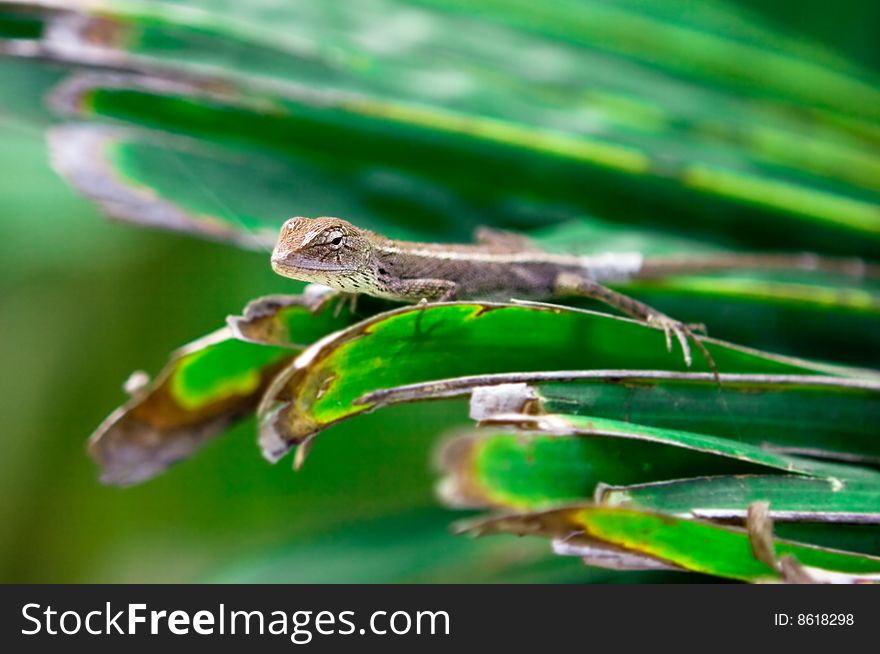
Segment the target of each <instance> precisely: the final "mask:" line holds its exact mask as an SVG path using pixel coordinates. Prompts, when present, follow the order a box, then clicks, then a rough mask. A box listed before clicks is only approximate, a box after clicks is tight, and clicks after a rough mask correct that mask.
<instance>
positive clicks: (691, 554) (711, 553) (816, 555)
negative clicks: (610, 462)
mask: <svg viewBox="0 0 880 654" xmlns="http://www.w3.org/2000/svg"><path fill="white" fill-rule="evenodd" d="M464 530H465V531H467V532H470V533H474V534H476V535H483V534H492V533H515V534H529V535H538V536H544V537H547V538H551V539H554V540H556V541H559V542H561V543H562V544H564V546H565V548H566V549H567V550H568V551H569V552H571V553H577V550H578V548H579V547H583V548H584V549H585V550H589V549H590V548H592V547H598V548H605V549H607V548H614V549H616V550H617V551H619V550H621V549H622V550H623V551H624V552H626V553H635V554H639V555H642V556H645V557H648V558H650V559H656V560H658V561H660V562H665V563H667V564H671V565H673V566H677V567H679V568H682V569H685V570H690V571H692V572H702V573H704V574H710V575H714V576H718V577H725V578H728V579H737V580H740V581H751V582H760V581H770V580H779V579H780V577H779V573H778V572H776V571H775V570H773V569H772V568H770V567H769V566H767V565H766V564H764V563H762V562H761V561H758V560H757V559H756V558H755V557H754V555H753V554H752V549H751V545H750V542H749V536H748V534H747V533H746V532H745V531H744V530H742V529H736V528H732V527H721V526H718V525H715V524H711V523H706V522H700V521H696V520H685V519H681V518H674V517H672V516H668V515H663V514H656V513H649V512H643V511H636V510H633V509H622V508H610V507H596V506H571V507H564V508H559V509H553V510H550V511H544V512H539V513H525V514H512V515H506V516H498V517H494V518H487V519H483V520H481V521H477V522H475V523H471V524H470V525H468V526H467V527H465V528H464ZM774 543H775V547H776V554H777V555H778V556H780V557H781V556H785V555H789V556H793V557H794V558H795V559H796V560H797V561H798V562H799V563H800V564H802V565H805V566H811V567H815V568H818V569H821V570H828V571H837V572H839V573H843V574H847V575H857V576H870V577H874V578H880V577H878V575H880V558H877V557H873V556H866V555H858V554H853V553H850V552H843V551H838V550H832V549H828V548H822V547H816V546H811V545H805V544H802V543H796V542H791V541H783V540H779V539H777V540H775V541H774Z"/></svg>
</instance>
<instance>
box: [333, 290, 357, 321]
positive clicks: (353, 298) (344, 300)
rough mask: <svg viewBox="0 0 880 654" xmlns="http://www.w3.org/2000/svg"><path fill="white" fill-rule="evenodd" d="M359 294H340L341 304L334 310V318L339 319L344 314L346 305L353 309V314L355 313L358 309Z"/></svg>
mask: <svg viewBox="0 0 880 654" xmlns="http://www.w3.org/2000/svg"><path fill="white" fill-rule="evenodd" d="M357 299H358V296H357V293H340V294H339V303H338V304H337V305H336V308H335V309H334V310H333V317H334V318H338V317H339V316H340V314H341V313H342V310H343V309H344V308H345V305H346V304H347V305H349V307H350V308H351V312H352V313H354V312H355V310H356V309H357Z"/></svg>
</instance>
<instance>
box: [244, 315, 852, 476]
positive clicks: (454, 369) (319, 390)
mask: <svg viewBox="0 0 880 654" xmlns="http://www.w3.org/2000/svg"><path fill="white" fill-rule="evenodd" d="M663 342H664V339H663V335H662V332H661V331H659V330H657V329H654V328H651V327H647V326H645V325H644V324H641V323H637V322H634V321H630V320H626V319H623V318H615V317H612V316H608V315H604V314H596V313H592V312H586V311H579V310H575V309H570V308H566V307H561V306H555V305H536V304H533V305H517V304H513V305H505V304H491V303H451V304H435V305H428V306H425V307H407V308H403V309H398V310H395V311H390V312H387V313H384V314H380V315H378V316H375V317H373V318H370V319H368V320H364V321H362V322H360V323H358V324H357V325H355V326H353V327H351V328H349V329H347V330H343V331H341V332H339V333H337V334H335V335H334V336H333V337H331V338H327V339H324V340H322V341H321V342H319V343H316V344H315V345H313V346H312V347H311V348H309V349H307V350H306V351H305V352H303V354H302V355H301V356H300V357H298V358H297V360H296V361H295V362H294V364H293V365H291V366H290V367H289V368H288V369H287V370H286V371H285V372H284V373H283V374H281V375H280V376H279V377H278V378H277V379H276V381H275V383H273V385H272V388H271V389H269V391H267V395H266V398H265V399H264V402H263V403H262V411H261V412H262V426H261V444H262V447H263V452H264V454H265V455H266V456H267V457H269V458H270V459H277V458H279V457H280V456H282V455H283V454H284V453H285V452H287V451H288V450H289V449H290V448H291V447H292V446H293V445H297V444H300V443H303V442H304V441H307V440H309V439H310V438H311V437H313V436H314V435H315V434H316V433H317V432H319V431H320V430H322V429H324V428H325V427H327V426H329V425H331V424H333V423H334V422H338V421H339V420H343V419H345V418H348V417H351V416H354V415H357V414H358V413H362V412H364V411H367V410H370V409H371V408H372V405H371V404H369V403H368V402H363V400H361V399H360V398H362V397H363V396H364V395H366V394H367V393H370V392H373V391H376V390H378V389H382V388H392V387H395V386H401V385H404V384H412V383H417V382H425V381H430V380H437V379H444V378H447V377H454V376H463V375H471V374H488V373H501V372H513V371H522V372H526V371H540V370H577V369H607V368H620V369H626V368H642V369H669V370H684V368H685V366H684V362H683V360H682V358H681V357H680V354H679V353H675V354H669V353H667V352H666V351H665V348H664V346H663ZM704 342H705V343H706V346H707V348H708V349H709V350H710V351H711V353H712V356H713V357H714V359H715V362H716V364H717V366H718V368H719V369H720V370H721V371H722V372H725V373H741V372H750V373H805V374H809V373H812V374H822V373H824V374H846V373H847V371H846V370H845V369H842V368H835V367H833V366H827V365H821V364H814V363H810V362H807V361H803V360H797V359H789V358H785V357H779V356H776V355H771V354H765V353H760V352H757V351H752V350H747V349H745V348H740V347H737V346H734V345H730V344H726V343H722V342H719V341H712V340H709V339H707V340H705V341H704ZM694 366H695V368H696V369H698V370H699V369H703V370H706V369H707V366H706V363H705V362H704V361H701V360H699V359H698V360H697V361H695V363H694ZM849 372H850V374H852V371H849Z"/></svg>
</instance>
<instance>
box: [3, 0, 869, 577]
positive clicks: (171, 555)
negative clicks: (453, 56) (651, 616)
mask: <svg viewBox="0 0 880 654" xmlns="http://www.w3.org/2000/svg"><path fill="white" fill-rule="evenodd" d="M740 4H742V5H744V6H745V7H746V8H748V9H750V10H752V11H755V12H757V13H758V14H759V15H762V16H763V17H764V18H765V19H766V20H767V21H769V22H770V23H771V24H774V25H775V26H777V27H779V28H780V29H782V30H784V31H789V32H792V33H801V34H804V35H807V36H808V37H811V38H813V39H815V40H817V41H819V42H823V43H825V44H826V45H828V46H830V47H832V48H834V49H837V50H839V51H841V52H843V53H844V54H846V55H848V56H849V57H850V58H852V59H854V60H857V61H859V62H861V63H862V64H863V65H866V66H867V67H870V68H871V69H873V70H878V69H880V44H878V40H877V34H878V27H880V3H877V2H876V0H865V1H862V0H841V1H839V2H836V3H833V4H829V3H827V2H820V1H818V0H810V1H806V2H800V3H791V2H784V1H781V0H779V1H761V0H742V1H741V2H740ZM21 70H23V68H22V65H21V64H18V63H15V62H11V61H3V60H0V75H2V77H0V79H4V80H7V82H8V81H9V80H14V81H15V84H14V85H11V84H9V83H6V84H4V85H3V86H2V87H0V93H2V94H3V95H4V96H11V95H14V96H16V97H27V95H28V92H29V89H28V88H27V77H26V76H22V75H21V74H20V71H21ZM289 289H290V286H288V283H287V282H285V280H282V279H280V278H278V277H276V276H275V275H274V274H273V273H272V272H271V270H270V269H269V266H268V261H267V257H266V256H265V255H263V254H254V253H246V252H241V251H239V250H236V249H233V248H231V247H228V246H223V245H216V244H212V243H206V242H202V241H198V240H196V239H192V238H188V237H184V236H179V235H174V234H170V233H159V232H152V231H146V230H138V229H136V228H134V227H130V226H125V225H120V224H116V223H112V222H109V221H107V220H106V219H104V218H103V217H102V216H101V214H100V212H99V211H98V209H97V208H96V207H95V206H94V205H93V204H91V203H90V202H88V201H86V200H84V199H82V198H81V197H79V196H78V195H76V194H75V193H74V192H73V191H72V190H70V189H69V188H68V187H67V186H66V185H65V184H64V183H63V182H62V181H61V180H60V179H59V178H58V177H57V176H56V175H55V174H54V173H53V172H52V171H51V170H50V168H49V165H48V161H47V153H46V147H45V142H44V138H43V135H42V133H41V129H40V121H39V118H38V117H35V119H34V121H32V122H28V121H25V120H22V119H19V118H8V119H7V118H4V117H3V116H0V330H2V339H0V361H2V370H3V374H2V375H0V398H2V399H0V402H2V420H0V439H2V452H0V529H2V532H0V533H2V536H0V581H4V582H86V581H88V582H176V581H315V582H347V581H351V582H359V581H532V580H541V581H561V580H567V581H582V580H604V579H607V578H608V577H606V576H605V575H604V574H603V573H600V572H590V571H588V570H586V569H584V568H583V567H582V566H581V564H580V562H579V561H577V560H576V559H565V558H559V557H552V556H550V555H549V552H548V547H547V545H546V543H544V542H530V541H528V540H518V539H514V538H504V537H499V538H496V539H487V540H485V541H471V540H469V539H464V538H458V537H455V536H452V535H451V534H450V533H449V532H448V525H449V523H450V522H452V521H453V520H454V519H458V518H461V517H463V515H465V514H463V513H461V512H452V511H445V510H442V509H440V508H438V507H437V505H436V502H435V499H434V495H433V484H434V483H435V476H434V475H433V473H432V470H431V453H432V449H433V446H434V445H435V443H436V440H437V436H438V434H439V433H440V432H442V431H444V430H446V429H448V428H450V427H452V426H454V425H456V424H460V423H463V421H464V419H465V417H466V409H465V407H464V406H463V405H461V404H454V403H434V404H428V405H420V406H418V407H397V408H392V409H386V410H384V411H381V412H378V413H375V414H371V415H366V416H364V417H361V418H359V419H358V420H355V421H351V422H347V423H345V424H342V425H340V426H338V427H335V428H333V429H332V430H330V431H329V432H328V433H327V434H326V435H325V436H324V437H322V438H321V440H320V442H319V443H318V445H317V446H316V447H315V450H314V452H313V453H312V456H311V457H310V459H309V462H308V465H306V466H305V467H304V469H303V470H302V471H301V472H298V473H294V472H292V471H291V469H290V467H289V461H287V460H285V461H282V462H281V463H280V464H278V465H275V466H273V465H270V464H268V463H266V462H265V461H264V460H263V459H262V458H261V457H260V455H259V452H258V449H257V447H256V444H255V434H254V425H253V422H252V421H248V422H246V423H245V424H243V425H241V426H240V427H238V428H237V429H235V430H234V431H232V432H231V433H229V434H228V435H227V436H225V437H223V438H221V439H218V440H217V441H215V442H213V443H211V444H210V445H209V446H207V447H206V448H205V449H204V450H203V451H202V452H201V453H200V454H199V455H198V456H196V457H194V458H192V459H191V460H189V461H186V462H184V463H182V464H179V465H177V466H175V467H174V468H173V469H172V470H171V471H170V472H168V473H167V474H164V475H162V476H160V477H159V478H157V479H155V480H153V481H150V482H148V483H146V484H144V485H142V486H136V487H133V488H129V489H118V488H109V487H104V486H102V485H100V484H99V483H98V481H97V474H96V472H97V471H96V469H95V467H94V465H93V464H92V462H91V461H90V460H89V459H88V458H87V457H86V456H85V453H84V449H83V445H84V441H85V438H86V437H87V436H88V435H89V433H90V432H91V431H92V430H93V429H94V428H95V426H96V425H97V424H98V423H99V422H100V421H101V420H102V419H103V418H104V417H105V415H106V414H107V413H109V411H110V410H111V409H112V408H113V407H115V406H117V405H118V404H119V403H121V402H122V401H123V400H124V399H125V398H124V394H123V392H122V389H121V384H122V382H123V381H124V380H125V379H126V377H127V376H128V374H129V373H130V372H131V371H132V370H133V369H135V368H142V369H144V370H146V371H149V372H150V373H155V372H156V371H158V370H159V369H160V368H161V366H162V365H163V363H164V362H165V361H166V359H167V356H168V353H169V352H170V351H171V350H172V349H174V348H175V347H177V346H179V345H181V344H183V343H186V342H188V341H190V340H193V339H194V338H196V337H198V336H200V335H202V334H204V333H207V332H209V331H212V330H214V329H215V328H217V327H218V326H220V325H221V324H222V318H223V316H225V315H227V314H230V313H238V312H239V311H240V310H241V308H242V307H243V306H244V304H245V303H246V302H247V301H248V300H250V299H252V298H253V297H255V296H258V295H262V294H266V293H271V292H284V291H285V290H289ZM426 425H429V426H430V427H429V428H426ZM615 579H617V577H615Z"/></svg>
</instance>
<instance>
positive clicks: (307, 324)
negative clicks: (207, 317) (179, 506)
mask: <svg viewBox="0 0 880 654" xmlns="http://www.w3.org/2000/svg"><path fill="white" fill-rule="evenodd" d="M267 304H271V305H272V306H273V307H275V308H282V309H283V310H284V316H285V328H286V329H288V330H289V331H288V332H287V334H288V335H289V336H290V337H291V338H292V339H293V340H294V341H295V342H298V343H309V342H311V341H314V340H315V339H317V338H319V337H321V336H323V335H324V334H326V333H328V332H331V331H333V330H334V329H338V328H339V327H342V326H344V325H346V324H350V323H351V322H353V320H354V319H353V317H352V316H351V315H350V314H347V313H344V314H340V315H339V316H336V315H334V313H333V312H332V311H331V310H329V309H328V306H327V305H328V302H327V298H326V297H323V298H322V297H319V298H314V297H312V298H308V297H305V296H284V297H274V298H268V299H266V300H262V301H257V302H255V303H253V304H252V305H250V311H246V312H245V318H243V319H242V320H247V319H248V318H253V319H257V318H258V316H259V314H260V312H261V310H262V309H263V307H265V306H266V305H267ZM294 335H295V336H294ZM301 349H302V345H301V346H299V347H295V346H283V347H282V346H277V345H276V346H272V345H260V344H254V343H248V342H245V341H242V340H239V339H237V338H235V337H234V336H233V335H232V332H231V331H230V330H229V329H228V328H224V329H221V330H219V331H217V332H215V333H213V334H211V335H209V336H206V337H204V338H202V339H199V340H197V341H194V342H193V343H190V344H189V345H186V346H184V347H182V348H181V349H179V350H177V351H176V352H175V353H173V354H172V355H171V358H170V360H169V362H168V364H166V366H165V367H164V368H163V370H162V371H161V372H160V373H159V375H158V376H157V377H156V379H155V381H153V382H149V381H148V380H146V379H142V380H139V383H137V384H134V385H132V386H131V387H130V388H129V390H130V395H131V399H130V400H129V401H128V402H126V403H125V404H123V405H122V406H121V407H119V408H118V409H116V410H115V411H114V412H113V413H112V414H110V416H109V417H108V418H107V419H106V420H105V421H104V422H103V423H102V424H101V425H100V426H99V427H98V429H97V430H96V431H95V433H94V434H92V436H91V438H90V439H89V447H88V449H89V454H90V455H91V457H92V458H93V459H94V460H95V461H96V462H97V463H98V464H99V465H100V466H101V469H102V472H101V479H102V481H104V482H105V483H110V484H118V485H129V484H134V483H138V482H141V481H145V480H147V479H150V478H151V477H153V476H155V475H157V474H159V473H160V472H162V471H163V470H165V469H166V468H167V467H168V466H169V465H171V464H172V463H174V462H175V461H178V460H180V459H183V458H185V457H187V456H190V455H191V454H192V453H193V452H194V451H196V450H197V449H199V448H200V447H202V445H204V444H205V443H206V442H207V441H209V440H211V439H213V438H215V437H217V436H219V435H220V434H222V433H223V432H224V431H226V429H227V428H229V427H230V426H231V425H232V424H234V423H236V422H237V421H239V420H241V419H242V418H244V417H247V416H248V415H250V414H251V413H252V412H253V410H254V409H255V408H256V406H257V403H258V402H259V399H260V396H261V395H262V393H263V392H264V391H265V389H266V388H267V387H268V385H269V382H270V381H271V379H272V378H273V377H274V375H275V374H277V373H278V371H279V370H281V369H282V368H283V367H284V366H285V365H286V364H288V363H289V362H290V361H291V359H292V358H293V357H294V356H295V355H296V354H297V353H298V352H299V351H300V350H301Z"/></svg>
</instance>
